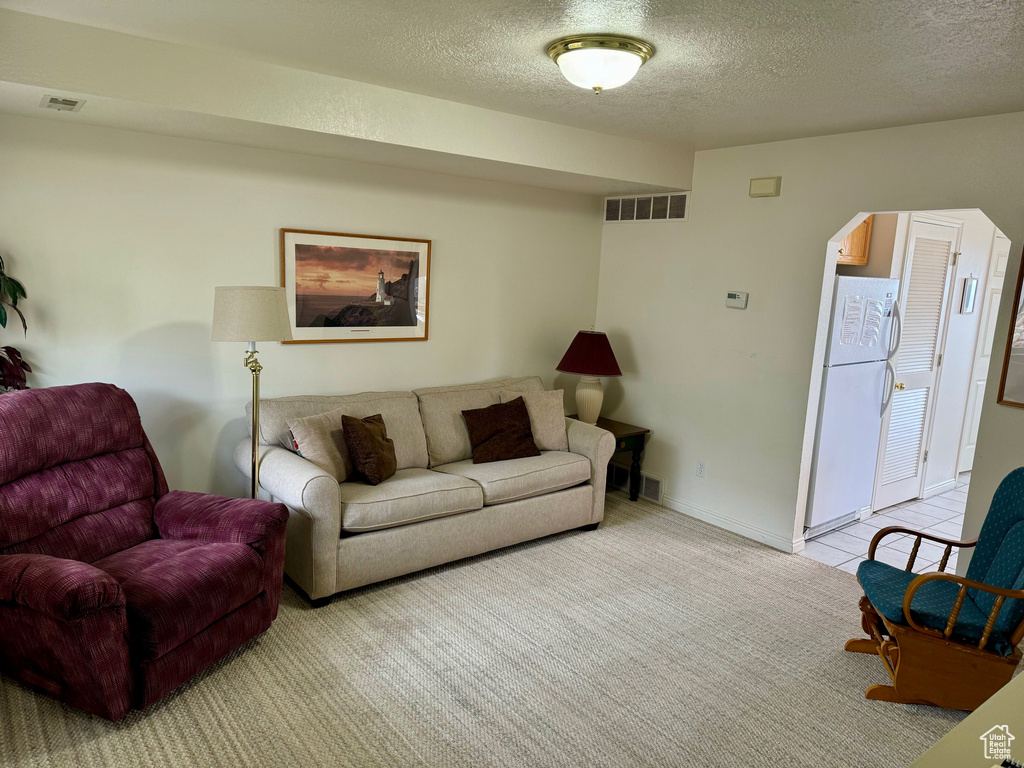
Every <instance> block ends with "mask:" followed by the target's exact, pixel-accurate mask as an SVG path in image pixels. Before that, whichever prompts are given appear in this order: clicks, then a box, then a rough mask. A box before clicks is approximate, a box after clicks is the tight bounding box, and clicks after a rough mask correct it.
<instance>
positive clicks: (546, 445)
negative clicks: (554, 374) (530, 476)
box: [500, 389, 569, 451]
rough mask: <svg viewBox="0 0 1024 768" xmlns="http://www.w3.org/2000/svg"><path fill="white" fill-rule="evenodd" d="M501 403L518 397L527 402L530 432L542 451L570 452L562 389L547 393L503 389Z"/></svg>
mask: <svg viewBox="0 0 1024 768" xmlns="http://www.w3.org/2000/svg"><path fill="white" fill-rule="evenodd" d="M500 396H501V402H503V403H508V402H511V401H512V400H515V399H516V398H517V397H521V398H523V400H524V401H525V402H526V410H527V412H528V413H529V414H530V430H531V431H532V432H533V441H534V442H535V443H536V444H537V447H538V448H540V449H541V450H542V451H568V450H569V439H568V437H567V436H566V432H565V406H564V404H563V403H564V402H565V401H564V393H563V391H562V390H560V389H553V390H549V391H546V392H517V391H515V390H512V389H503V390H502V391H501V393H500Z"/></svg>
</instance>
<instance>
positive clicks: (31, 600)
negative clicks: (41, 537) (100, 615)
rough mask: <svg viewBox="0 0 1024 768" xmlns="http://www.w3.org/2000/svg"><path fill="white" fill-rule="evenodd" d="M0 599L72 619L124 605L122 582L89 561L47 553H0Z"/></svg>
mask: <svg viewBox="0 0 1024 768" xmlns="http://www.w3.org/2000/svg"><path fill="white" fill-rule="evenodd" d="M0 602H7V603H14V604H16V605H20V606H23V607H25V608H31V609H32V610H34V611H39V612H40V613H45V614H47V615H49V616H52V617H54V618H57V619H63V620H66V621H72V620H74V619H79V618H81V617H83V616H86V615H88V614H90V613H93V612H94V611H98V610H101V609H103V608H110V607H114V608H122V609H123V608H124V594H123V593H122V592H121V586H120V585H119V584H118V583H117V580H116V579H114V577H113V576H111V575H110V574H108V573H106V572H104V571H101V570H100V569H99V568H95V567H93V566H91V565H89V564H88V563H80V562H78V561H77V560H64V559H62V558H59V557H50V556H49V555H0Z"/></svg>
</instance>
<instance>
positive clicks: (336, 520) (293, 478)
mask: <svg viewBox="0 0 1024 768" xmlns="http://www.w3.org/2000/svg"><path fill="white" fill-rule="evenodd" d="M251 450H252V445H251V443H250V441H249V440H248V439H246V440H243V441H242V442H240V443H239V444H238V446H237V447H236V448H235V466H237V467H238V469H239V470H240V471H241V472H242V474H244V475H245V476H246V477H248V476H249V475H250V473H251V469H252V467H251V462H252V456H251V453H250V452H251ZM260 489H261V490H263V491H265V492H267V493H269V494H270V496H271V497H272V498H273V499H274V500H275V501H280V502H282V503H284V504H287V505H288V508H289V509H291V510H292V519H291V521H290V522H289V523H288V547H287V549H286V550H285V570H286V571H287V572H288V575H289V576H290V577H291V578H292V579H293V580H295V581H296V582H298V584H299V586H301V587H302V588H303V589H304V590H305V591H306V594H308V595H309V596H310V597H311V598H314V599H317V598H320V597H326V596H327V595H333V594H334V592H335V591H336V590H335V585H336V580H337V574H338V541H339V539H340V538H341V491H340V489H339V487H338V481H337V480H335V479H334V478H333V477H332V476H331V475H329V474H327V472H325V471H324V470H322V469H320V467H318V466H317V465H316V464H314V463H313V462H311V461H308V460H307V459H304V458H302V457H301V456H299V455H298V454H295V453H292V452H291V451H289V450H287V449H285V448H281V447H280V446H274V445H261V446H260Z"/></svg>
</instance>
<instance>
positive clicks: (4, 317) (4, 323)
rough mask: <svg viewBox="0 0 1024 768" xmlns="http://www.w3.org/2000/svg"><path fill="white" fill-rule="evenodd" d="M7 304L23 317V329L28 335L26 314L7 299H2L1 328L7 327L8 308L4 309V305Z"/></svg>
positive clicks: (0, 300)
mask: <svg viewBox="0 0 1024 768" xmlns="http://www.w3.org/2000/svg"><path fill="white" fill-rule="evenodd" d="M4 304H6V305H7V306H8V307H10V308H11V309H13V310H14V311H15V312H17V313H18V317H19V318H20V319H21V330H22V332H23V333H25V335H28V323H26V322H25V315H24V314H22V312H21V310H20V309H18V308H17V307H16V306H14V305H13V304H11V302H9V301H7V300H6V299H0V321H2V322H0V328H6V327H7V310H6V309H4V307H3V305H4Z"/></svg>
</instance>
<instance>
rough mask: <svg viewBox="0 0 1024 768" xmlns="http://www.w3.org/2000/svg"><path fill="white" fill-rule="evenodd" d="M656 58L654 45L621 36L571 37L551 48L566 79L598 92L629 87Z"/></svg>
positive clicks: (549, 52)
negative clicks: (622, 86) (634, 78)
mask: <svg viewBox="0 0 1024 768" xmlns="http://www.w3.org/2000/svg"><path fill="white" fill-rule="evenodd" d="M653 55H654V46H653V45H651V44H650V43H645V42H644V41H643V40H637V39H636V38H632V37H622V36H620V35H570V36H569V37H563V38H560V39H558V40H555V42H553V43H551V45H549V46H548V56H550V57H551V59H552V60H553V61H554V62H555V63H556V64H557V65H558V68H559V69H560V70H562V74H563V75H564V76H565V79H566V80H568V81H569V82H570V83H572V84H573V85H578V86H579V87H580V88H587V89H588V90H593V91H594V93H601V91H605V90H608V89H609V88H618V87H619V86H620V85H625V84H626V83H628V82H629V81H630V80H632V79H633V76H634V75H635V74H636V73H637V72H638V71H639V70H640V67H641V66H642V65H643V64H644V62H646V61H647V60H648V59H649V58H651V57H652V56H653Z"/></svg>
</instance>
